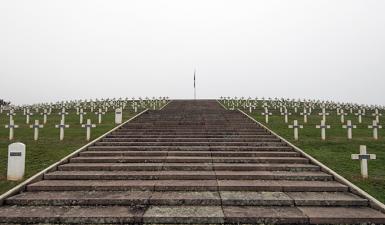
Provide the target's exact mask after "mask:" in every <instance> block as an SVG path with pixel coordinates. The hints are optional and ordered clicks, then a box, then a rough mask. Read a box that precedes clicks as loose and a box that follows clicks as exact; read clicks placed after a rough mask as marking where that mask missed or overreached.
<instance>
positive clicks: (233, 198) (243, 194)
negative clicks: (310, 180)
mask: <svg viewBox="0 0 385 225" xmlns="http://www.w3.org/2000/svg"><path fill="white" fill-rule="evenodd" d="M220 195H221V199H222V204H223V205H226V206H231V205H233V206H234V205H236V206H268V205H275V206H294V201H293V200H292V199H291V198H290V197H289V196H288V195H286V194H285V193H283V192H256V191H221V192H220Z"/></svg>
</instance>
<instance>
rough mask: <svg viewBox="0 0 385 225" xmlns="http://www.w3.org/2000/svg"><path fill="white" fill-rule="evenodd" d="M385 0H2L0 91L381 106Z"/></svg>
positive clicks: (28, 97) (34, 96)
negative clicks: (296, 100) (309, 100)
mask: <svg viewBox="0 0 385 225" xmlns="http://www.w3.org/2000/svg"><path fill="white" fill-rule="evenodd" d="M384 12H385V1H381V0H378V1H374V0H361V1H357V0H330V1H328V0H312V1H309V0H290V1H289V0H282V1H278V0H266V1H256V0H252V1H246V0H234V1H225V0H217V1H215V0H194V1H184V0H175V1H159V0H154V1H149V0H139V1H133V0H130V1H117V0H112V1H99V0H90V1H85V0H65V1H56V0H41V1H37V0H33V1H32V0H25V1H19V0H1V1H0V98H4V99H5V100H10V101H12V102H13V103H16V104H21V103H36V102H44V101H56V100H67V99H83V98H107V97H139V96H143V97H145V96H149V97H152V96H169V97H170V98H193V93H194V92H193V71H194V68H196V70H197V96H198V98H217V97H220V96H245V97H248V96H251V97H256V96H258V97H262V96H264V97H290V98H320V99H326V100H335V101H349V102H357V103H367V104H385V97H384V96H385V13H384Z"/></svg>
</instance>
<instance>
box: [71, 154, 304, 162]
mask: <svg viewBox="0 0 385 225" xmlns="http://www.w3.org/2000/svg"><path fill="white" fill-rule="evenodd" d="M70 162H71V163H103V162H106V163H114V162H116V163H140V162H142V163H178V162H179V163H181V162H184V163H210V162H213V163H301V164H303V163H308V162H309V160H308V159H306V158H302V157H182V156H151V157H144V156H131V157H127V156H117V157H113V156H111V157H75V158H72V159H70Z"/></svg>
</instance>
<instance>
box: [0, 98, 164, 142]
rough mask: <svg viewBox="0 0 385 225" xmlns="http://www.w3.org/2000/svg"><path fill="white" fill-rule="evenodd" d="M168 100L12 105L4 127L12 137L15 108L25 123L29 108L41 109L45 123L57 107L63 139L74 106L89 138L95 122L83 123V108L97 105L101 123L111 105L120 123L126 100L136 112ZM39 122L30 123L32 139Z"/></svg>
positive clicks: (126, 103)
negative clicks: (23, 117) (19, 110)
mask: <svg viewBox="0 0 385 225" xmlns="http://www.w3.org/2000/svg"><path fill="white" fill-rule="evenodd" d="M168 100H169V98H168V97H159V98H158V99H157V98H155V97H153V98H152V99H150V98H148V97H146V98H144V99H142V98H139V100H136V99H135V98H132V100H131V101H130V100H129V99H128V98H125V99H122V98H120V99H106V100H103V99H102V100H95V101H93V100H90V101H67V102H58V103H56V104H38V105H32V106H22V107H17V106H12V107H8V110H9V112H8V113H7V116H9V124H7V125H6V126H5V127H6V128H8V129H9V139H10V140H13V139H14V133H15V132H14V131H15V129H16V128H18V127H19V126H18V125H16V124H15V122H14V116H15V115H16V113H15V109H22V110H23V114H24V115H25V116H26V124H29V123H30V117H31V116H32V115H33V113H32V111H31V109H34V110H35V112H36V113H39V111H40V109H43V112H41V113H40V114H41V115H43V124H46V123H47V117H48V115H51V113H52V109H59V110H60V111H59V112H58V115H60V117H61V119H60V124H57V125H55V127H56V128H58V129H59V138H60V140H63V139H64V130H65V129H66V128H69V125H68V124H66V123H65V119H66V115H69V113H68V112H67V110H68V109H71V108H75V109H76V112H77V114H78V115H79V122H80V124H81V125H82V127H84V128H86V139H87V140H89V139H90V136H91V128H94V127H96V125H95V124H91V121H88V120H87V123H86V124H83V118H84V115H86V114H87V113H86V112H85V111H84V109H86V108H89V110H90V111H91V112H94V110H95V109H96V108H97V107H98V110H97V111H96V112H94V114H95V115H97V116H98V123H99V124H101V123H102V115H104V114H105V112H107V111H108V108H109V107H113V108H114V109H115V124H120V123H122V120H123V109H124V108H126V107H127V106H128V102H131V107H132V109H133V110H134V111H135V112H137V111H138V109H139V108H151V109H158V108H160V107H161V106H162V104H166V103H167V101H168ZM3 111H4V106H1V112H0V113H3ZM43 124H39V121H38V120H35V123H34V124H32V125H30V128H32V129H34V140H38V139H39V129H41V128H43V127H44V125H43Z"/></svg>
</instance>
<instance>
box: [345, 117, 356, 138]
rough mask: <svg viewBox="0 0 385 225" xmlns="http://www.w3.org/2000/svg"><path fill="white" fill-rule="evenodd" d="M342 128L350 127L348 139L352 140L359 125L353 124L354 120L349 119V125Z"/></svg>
mask: <svg viewBox="0 0 385 225" xmlns="http://www.w3.org/2000/svg"><path fill="white" fill-rule="evenodd" d="M342 128H344V129H348V139H349V140H351V139H352V137H353V129H355V128H357V126H356V125H352V121H351V120H348V121H347V125H343V126H342Z"/></svg>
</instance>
